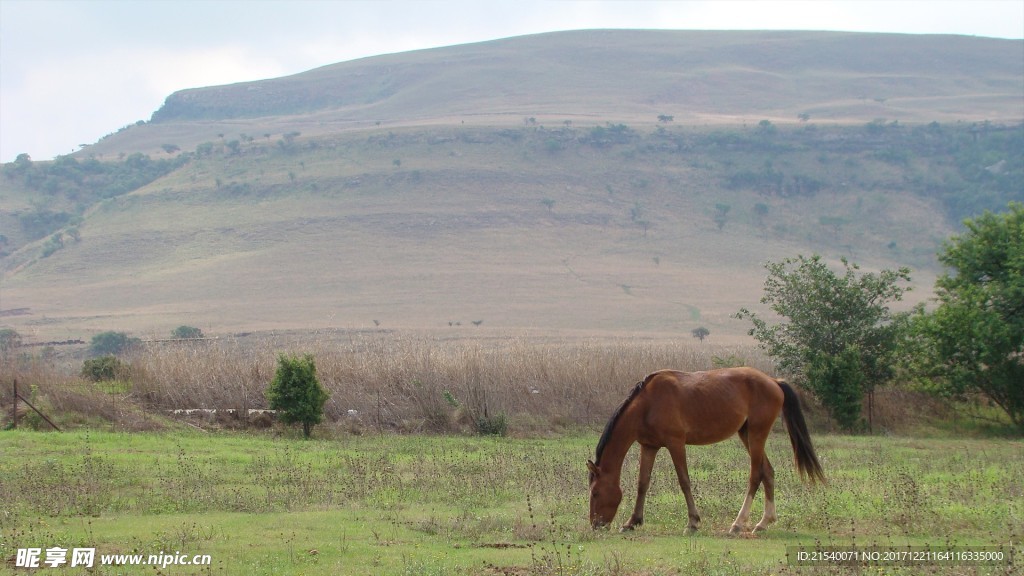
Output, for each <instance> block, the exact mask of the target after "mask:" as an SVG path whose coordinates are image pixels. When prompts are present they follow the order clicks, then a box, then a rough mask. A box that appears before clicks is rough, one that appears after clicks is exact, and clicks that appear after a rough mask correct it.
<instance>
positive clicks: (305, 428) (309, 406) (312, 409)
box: [267, 354, 328, 438]
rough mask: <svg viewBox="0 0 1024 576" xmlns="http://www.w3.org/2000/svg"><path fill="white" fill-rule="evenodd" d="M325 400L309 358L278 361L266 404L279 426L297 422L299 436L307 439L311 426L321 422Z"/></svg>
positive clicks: (290, 357) (286, 358) (286, 357)
mask: <svg viewBox="0 0 1024 576" xmlns="http://www.w3.org/2000/svg"><path fill="white" fill-rule="evenodd" d="M327 397H328V394H327V391H326V390H324V389H323V387H321V386H320V381H319V380H318V379H317V376H316V365H315V363H314V362H313V357H312V356H311V355H308V354H307V355H305V356H303V357H301V358H299V357H297V356H285V355H284V354H282V355H281V356H279V357H278V359H277V372H276V373H275V374H274V379H273V380H272V381H271V382H270V386H269V387H268V388H267V401H268V403H269V405H270V409H271V410H277V417H278V419H279V420H281V422H284V423H285V424H294V423H298V422H301V423H302V435H303V437H305V438H309V437H310V435H311V434H312V433H313V426H314V425H316V424H319V423H320V422H321V421H323V417H324V404H325V403H326V402H327Z"/></svg>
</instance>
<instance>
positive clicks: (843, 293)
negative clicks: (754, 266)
mask: <svg viewBox="0 0 1024 576" xmlns="http://www.w3.org/2000/svg"><path fill="white" fill-rule="evenodd" d="M842 264H843V267H844V268H845V272H844V274H843V275H842V276H838V275H836V274H835V273H834V272H833V271H832V270H831V269H829V267H828V265H827V264H826V263H825V262H823V261H822V259H821V257H820V256H818V255H815V256H812V257H811V258H805V257H804V256H798V257H797V258H795V259H792V258H788V259H786V260H783V261H782V262H769V263H768V264H767V265H766V266H765V268H767V269H768V279H767V280H765V286H764V296H763V297H762V298H761V303H762V304H767V305H769V307H770V308H771V310H772V311H773V312H775V313H776V314H778V315H779V316H781V317H782V318H785V319H786V321H785V322H783V323H780V324H769V323H768V322H767V321H765V320H764V319H762V318H761V317H759V316H758V315H757V314H755V313H753V312H751V311H749V310H747V309H746V308H744V309H741V310H740V311H739V313H738V314H736V317H737V318H740V319H750V321H751V322H753V324H754V327H753V328H751V329H750V331H749V334H750V335H752V336H754V337H755V338H757V340H758V341H759V342H760V343H761V347H762V348H763V349H764V350H765V351H766V352H767V353H768V354H769V355H770V356H772V357H773V358H776V359H777V360H778V361H779V367H780V368H781V369H782V371H783V372H786V373H789V374H792V375H793V376H794V377H795V378H796V379H797V380H798V381H801V382H802V383H805V384H806V385H807V386H808V388H809V389H810V390H811V391H812V392H814V394H815V395H816V396H817V397H818V398H819V399H820V400H821V402H822V403H823V404H824V405H825V406H826V407H827V408H828V410H829V412H830V413H831V414H832V417H833V418H835V420H836V421H837V422H838V423H839V425H840V426H841V427H842V428H843V429H845V430H856V429H857V428H859V427H860V422H861V419H860V413H861V402H862V399H863V398H864V396H865V395H867V398H868V415H869V425H870V414H871V401H872V398H873V392H874V389H875V386H877V385H879V384H884V383H885V382H887V381H889V380H890V379H891V378H892V376H893V370H894V364H895V355H896V349H897V344H898V338H899V336H900V335H901V333H902V332H901V329H902V328H903V326H904V325H905V322H904V320H905V319H906V315H897V314H893V313H892V312H891V311H890V310H889V303H890V302H897V301H899V300H901V299H902V297H903V294H904V293H905V292H907V291H908V290H910V288H909V287H903V286H900V285H899V282H901V281H902V282H909V281H910V271H909V270H908V269H907V268H900V269H899V270H882V271H881V272H879V273H877V274H875V273H867V274H859V275H858V272H859V267H858V266H857V265H856V264H850V263H849V262H847V261H846V259H845V258H844V259H842Z"/></svg>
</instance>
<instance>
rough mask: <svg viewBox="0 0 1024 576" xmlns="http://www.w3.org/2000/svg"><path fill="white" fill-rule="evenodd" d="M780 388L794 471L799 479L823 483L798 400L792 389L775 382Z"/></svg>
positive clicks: (823, 479)
mask: <svg viewBox="0 0 1024 576" xmlns="http://www.w3.org/2000/svg"><path fill="white" fill-rule="evenodd" d="M776 382H778V383H779V387H780V388H782V394H783V401H782V419H783V420H785V421H786V430H788V431H789V442H790V444H792V445H793V456H794V457H795V458H796V469H797V470H798V471H799V472H800V476H801V477H806V479H808V480H810V481H811V482H815V481H821V482H824V481H825V473H824V472H822V470H821V463H820V462H818V456H817V455H816V454H815V453H814V445H813V444H811V435H810V433H809V432H807V423H806V422H804V413H803V411H802V410H801V409H800V398H799V397H797V395H796V391H794V390H793V387H792V386H790V385H789V384H787V383H786V382H784V381H782V380H776Z"/></svg>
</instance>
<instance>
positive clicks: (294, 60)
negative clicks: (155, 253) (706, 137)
mask: <svg viewBox="0 0 1024 576" xmlns="http://www.w3.org/2000/svg"><path fill="white" fill-rule="evenodd" d="M587 28H660V29H701V30H752V29H764V30H768V29H773V30H846V31H863V32H900V33H910V34H965V35H973V36H988V37H995V38H1015V39H1019V38H1022V37H1024V1H1022V0H994V1H985V0H968V1H952V0H912V1H900V0H885V1H883V0H877V1H876V0H854V1H835V2H833V1H825V0H813V1H812V0H802V1H778V2H774V1H767V0H761V1H752V2H751V1H740V0H717V1H670V0H660V1H646V2H645V1H637V0H630V1H617V2H604V1H588V2H580V1H569V0H512V1H506V0H478V1H471V0H461V1H460V0H418V1H397V0H396V1H383V0H378V1H355V0H352V1H328V0H319V1H294V0H293V1H287V2H278V1H271V0H262V1H260V0H257V1H241V0H222V1H221V0H200V1H189V0H171V1H163V0H119V1H102V2H101V1H89V0H73V1H52V2H49V1H45V0H0V161H2V162H10V161H11V160H13V159H14V158H15V156H17V155H18V154H20V153H22V152H27V153H28V154H30V155H31V156H32V158H33V159H36V160H47V159H50V158H53V157H54V156H56V155H59V154H67V153H69V152H72V151H74V150H75V149H77V148H78V146H79V145H80V144H88V143H92V142H95V141H96V140H98V139H99V138H101V137H102V136H104V135H105V134H109V133H111V132H115V131H117V129H119V128H121V127H122V126H125V125H127V124H132V123H134V122H136V121H138V120H148V119H149V118H150V116H151V115H152V113H153V112H154V111H155V110H156V109H157V108H159V107H160V105H161V104H162V103H163V101H164V98H166V97H167V96H168V95H169V94H171V93H172V92H174V91H176V90H181V89H184V88H194V87H198V86H209V85H214V84H228V83H232V82H239V81H245V80H258V79H262V78H271V77H275V76H283V75H286V74H294V73H297V72H302V71H304V70H309V69H311V68H316V67H318V66H323V65H326V64H333V63H335V62H341V61H345V60H352V59H356V58H362V57H365V56H374V55H378V54H387V53H392V52H404V51H407V50H415V49H420V48H432V47H437V46H449V45H453V44H463V43H467V42H477V41H483V40H493V39H496V38H506V37H509V36H519V35H524V34H533V33H538V32H551V31H556V30H577V29H587ZM1021 73H1022V74H1024V70H1022V71H1021Z"/></svg>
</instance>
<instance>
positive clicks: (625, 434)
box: [601, 421, 636, 480]
mask: <svg viewBox="0 0 1024 576" xmlns="http://www.w3.org/2000/svg"><path fill="white" fill-rule="evenodd" d="M634 442H636V433H635V427H634V426H631V425H630V424H628V423H626V422H622V421H619V422H618V423H617V425H616V426H615V430H614V431H613V433H612V435H611V437H610V438H609V440H608V444H606V445H605V447H604V452H602V453H601V471H602V472H604V473H606V474H611V475H613V476H614V477H615V479H616V480H618V478H619V477H620V475H621V474H622V463H623V462H625V460H626V454H628V453H629V449H630V448H631V447H632V446H633V443H634Z"/></svg>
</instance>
